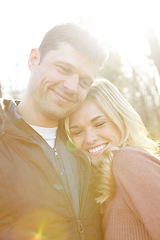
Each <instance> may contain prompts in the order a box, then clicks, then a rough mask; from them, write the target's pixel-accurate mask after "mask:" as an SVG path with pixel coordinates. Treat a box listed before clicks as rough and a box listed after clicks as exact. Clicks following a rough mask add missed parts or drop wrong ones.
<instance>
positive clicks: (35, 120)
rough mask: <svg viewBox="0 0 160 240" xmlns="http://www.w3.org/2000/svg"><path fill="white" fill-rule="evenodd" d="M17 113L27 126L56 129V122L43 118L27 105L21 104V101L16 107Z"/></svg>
mask: <svg viewBox="0 0 160 240" xmlns="http://www.w3.org/2000/svg"><path fill="white" fill-rule="evenodd" d="M18 111H19V113H20V114H21V116H22V118H23V119H24V121H25V122H26V123H28V124H29V125H34V126H39V127H45V128H54V127H58V120H52V119H49V118H47V117H46V116H44V115H43V114H40V113H37V112H35V111H33V109H32V108H30V107H29V104H28V105H27V104H26V103H24V102H23V100H22V101H21V102H20V103H19V105H18Z"/></svg>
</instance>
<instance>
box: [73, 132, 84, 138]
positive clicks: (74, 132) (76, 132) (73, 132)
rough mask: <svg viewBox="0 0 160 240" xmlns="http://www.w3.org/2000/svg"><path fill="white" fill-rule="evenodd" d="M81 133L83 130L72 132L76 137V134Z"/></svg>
mask: <svg viewBox="0 0 160 240" xmlns="http://www.w3.org/2000/svg"><path fill="white" fill-rule="evenodd" d="M81 133H82V131H76V132H72V133H71V134H72V136H73V137H74V136H78V135H80V134H81Z"/></svg>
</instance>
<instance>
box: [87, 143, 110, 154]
mask: <svg viewBox="0 0 160 240" xmlns="http://www.w3.org/2000/svg"><path fill="white" fill-rule="evenodd" d="M105 146H106V144H103V145H101V146H99V147H96V148H92V149H89V150H88V151H89V152H90V153H95V152H98V151H99V150H101V149H103V148H104V147H105Z"/></svg>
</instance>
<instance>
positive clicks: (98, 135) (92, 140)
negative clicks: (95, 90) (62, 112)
mask: <svg viewBox="0 0 160 240" xmlns="http://www.w3.org/2000/svg"><path fill="white" fill-rule="evenodd" d="M69 128H70V132H71V137H72V139H73V141H74V144H75V146H76V147H77V148H78V149H79V150H81V151H82V152H84V153H85V154H86V155H88V156H89V158H90V159H91V161H92V163H93V164H96V161H97V159H98V158H99V156H100V155H101V154H102V153H103V151H104V150H105V149H106V148H107V147H108V146H111V145H112V146H115V145H117V144H118V143H119V141H120V131H119V129H118V127H117V126H116V125H115V124H114V123H113V122H112V121H111V120H110V119H109V118H108V117H107V116H106V115H105V114H104V112H103V111H102V110H101V109H100V107H99V106H98V105H97V103H96V102H95V101H94V100H92V99H87V100H86V101H85V102H84V103H83V104H82V105H81V107H80V109H78V110H77V111H76V112H74V113H72V114H71V116H70V124H69Z"/></svg>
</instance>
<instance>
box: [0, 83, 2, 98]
mask: <svg viewBox="0 0 160 240" xmlns="http://www.w3.org/2000/svg"><path fill="white" fill-rule="evenodd" d="M0 98H2V86H1V84H0Z"/></svg>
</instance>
